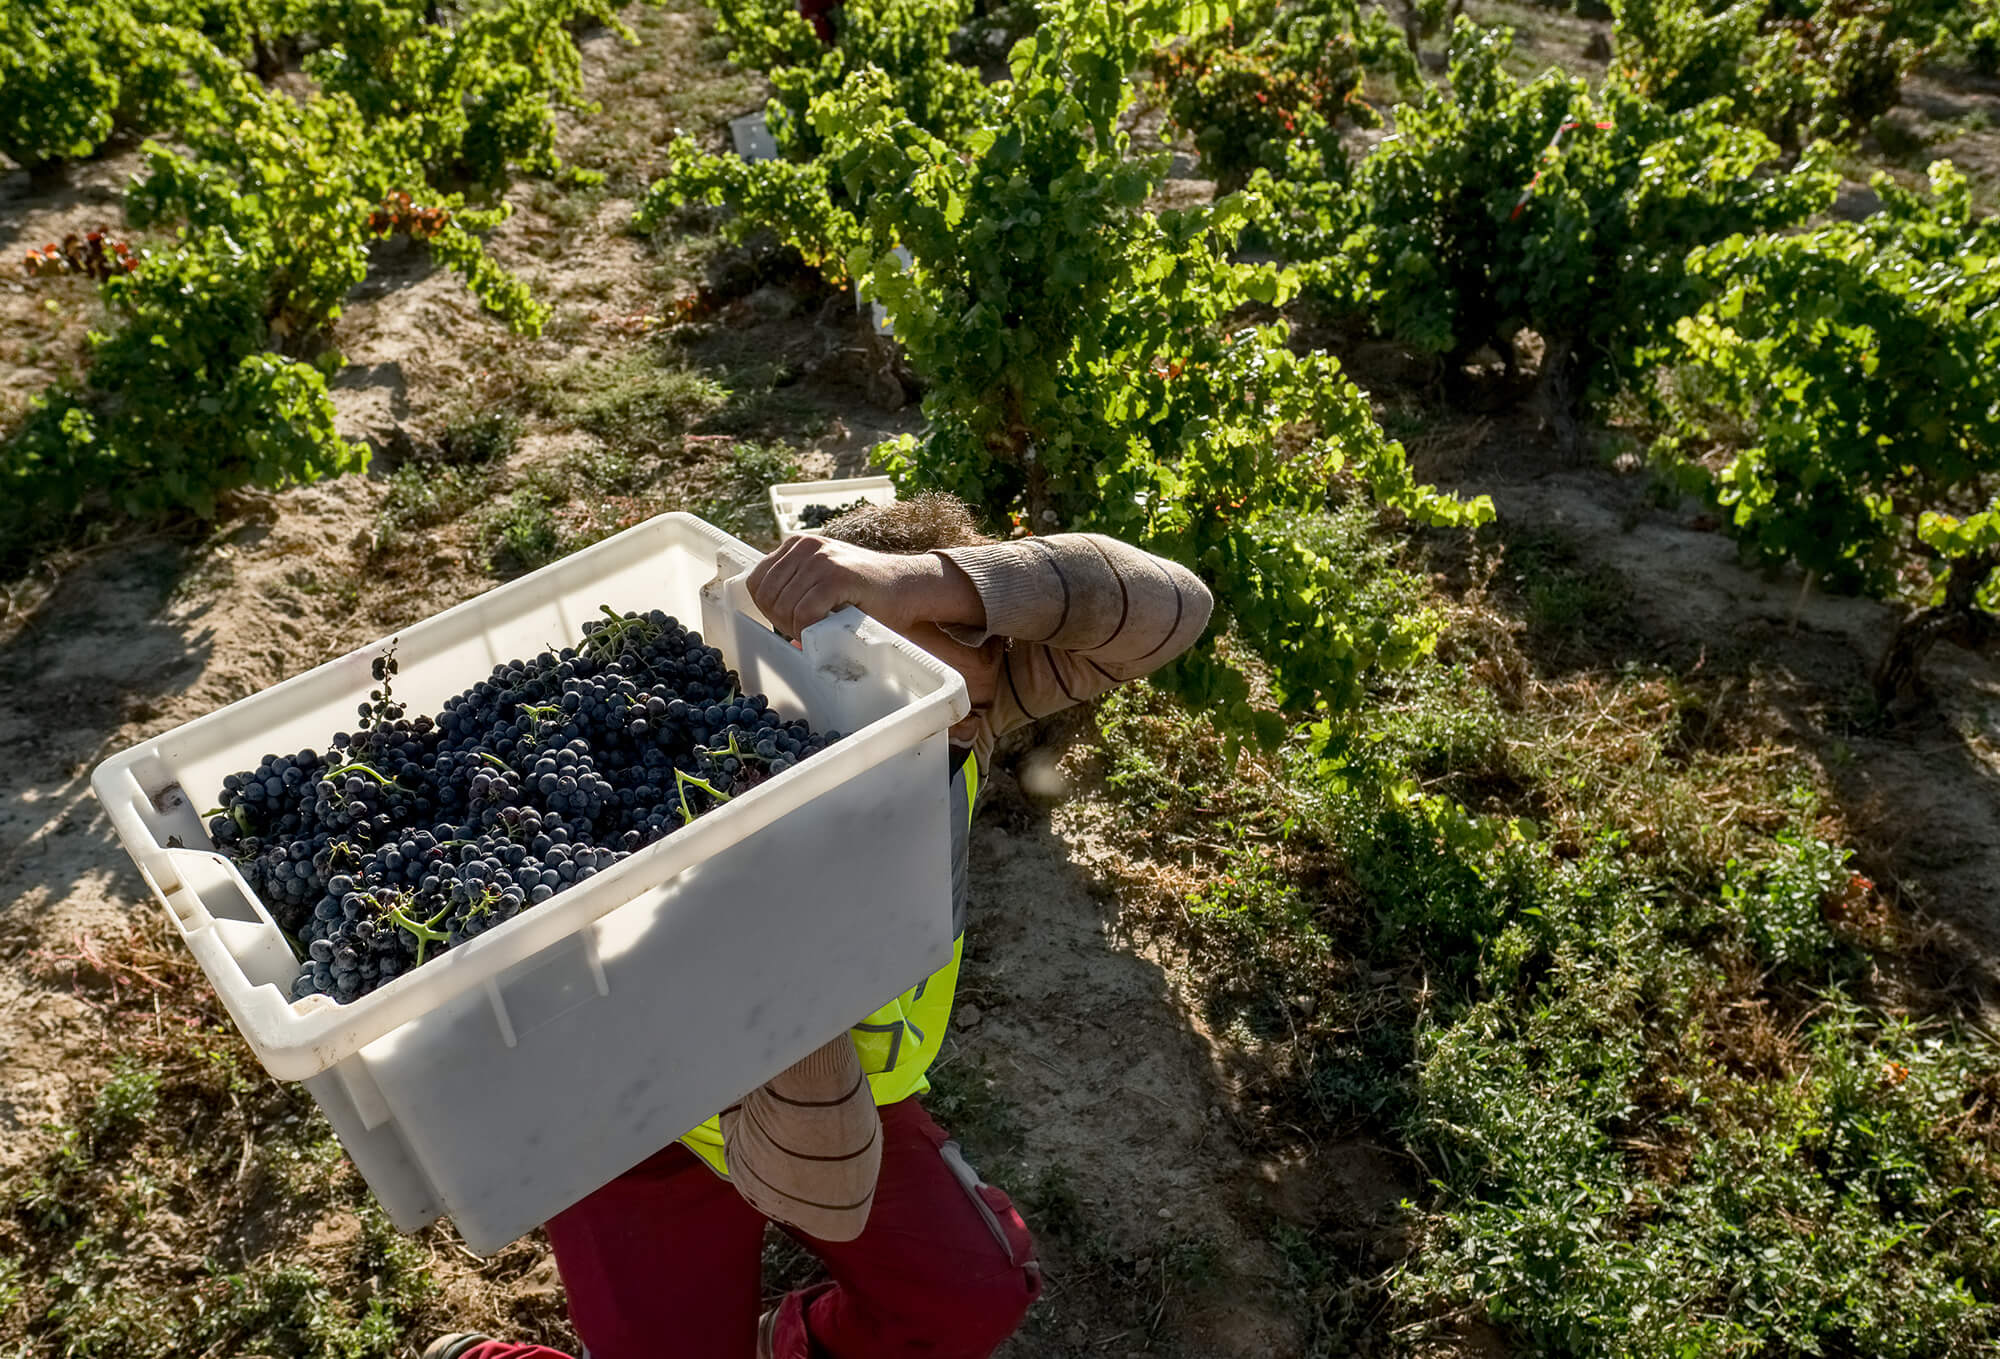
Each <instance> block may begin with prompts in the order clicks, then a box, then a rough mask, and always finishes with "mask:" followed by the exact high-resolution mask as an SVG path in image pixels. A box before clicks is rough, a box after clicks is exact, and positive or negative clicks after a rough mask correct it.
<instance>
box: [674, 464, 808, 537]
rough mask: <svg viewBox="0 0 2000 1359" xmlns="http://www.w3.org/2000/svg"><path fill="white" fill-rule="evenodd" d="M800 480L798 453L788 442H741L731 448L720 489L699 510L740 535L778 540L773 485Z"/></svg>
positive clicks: (715, 523) (722, 526) (708, 517)
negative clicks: (772, 506) (772, 511)
mask: <svg viewBox="0 0 2000 1359" xmlns="http://www.w3.org/2000/svg"><path fill="white" fill-rule="evenodd" d="M798 479H799V464H798V458H797V455H795V454H794V453H793V452H792V450H791V449H790V448H787V447H786V446H785V445H783V444H775V443H773V444H760V443H746V444H737V445H735V446H734V447H733V448H731V449H730V450H729V465H728V468H727V469H726V471H725V472H724V474H723V483H722V487H721V490H720V492H719V493H718V494H717V495H716V496H714V497H713V498H711V499H710V500H709V501H708V502H707V503H706V504H704V505H703V506H702V507H701V509H700V510H699V511H698V513H699V514H700V515H701V517H702V518H704V519H706V520H708V522H709V523H711V524H714V525H715V526H716V527H717V528H719V529H721V530H723V531H724V532H726V533H733V534H735V535H736V536H737V537H739V538H749V539H752V540H753V541H754V540H757V539H762V540H764V541H767V542H768V541H772V540H775V539H776V538H777V536H778V525H777V521H776V520H774V519H773V518H772V517H771V497H770V494H769V492H770V488H771V487H772V486H773V485H774V484H777V483H780V482H786V481H797V480H798Z"/></svg>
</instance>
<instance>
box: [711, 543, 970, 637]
mask: <svg viewBox="0 0 2000 1359" xmlns="http://www.w3.org/2000/svg"><path fill="white" fill-rule="evenodd" d="M747 584H748V585H749V587H750V598H751V599H752V600H753V601H755V603H756V605H757V607H758V609H759V610H761V611H762V613H763V615H764V617H766V618H768V619H769V620H770V621H771V626H772V627H774V628H776V629H777V630H778V631H780V632H782V633H784V634H785V635H786V636H788V637H797V636H798V635H799V634H800V633H801V632H803V631H804V630H805V629H807V628H809V627H811V626H812V625H813V624H814V623H817V622H819V621H820V619H822V618H825V617H826V616H827V615H828V614H830V613H832V612H833V611H834V610H836V609H839V608H843V607H845V606H847V605H850V604H851V605H853V606H854V607H855V608H857V609H859V610H861V611H862V612H863V613H865V614H867V615H868V616H869V617H871V618H874V619H877V620H878V621H880V622H882V623H886V624H887V625H888V626H889V627H891V628H894V629H896V630H897V631H898V632H902V631H905V630H907V629H908V628H910V627H911V626H913V625H915V624H918V623H936V624H940V625H942V626H946V627H951V626H962V627H981V626H984V624H985V621H986V610H985V606H984V605H982V604H981V603H980V602H979V592H978V591H977V590H975V589H974V588H973V585H972V580H971V578H970V577H969V576H967V575H966V574H965V573H964V572H963V571H961V570H959V569H958V568H957V567H956V566H953V565H952V564H951V563H950V562H949V561H946V560H945V559H944V558H943V557H940V556H938V555H936V554H935V553H929V552H926V553H920V554H917V555H913V556H905V555H902V554H899V553H893V552H875V551H871V550H870V549H868V548H865V547H856V546H854V545H853V544H852V543H843V542H838V541H836V540H834V539H832V538H822V537H820V536H818V535H817V534H811V533H802V534H800V535H798V536H797V537H795V538H791V539H788V540H787V541H786V542H785V544H784V545H783V546H782V547H780V548H779V549H778V550H777V551H776V552H773V553H771V554H770V555H769V556H768V557H766V558H764V560H762V561H760V562H758V563H757V565H756V566H755V567H754V568H753V569H752V570H751V572H750V578H749V580H748V582H747Z"/></svg>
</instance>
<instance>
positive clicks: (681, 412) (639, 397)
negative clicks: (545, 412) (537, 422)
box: [549, 349, 729, 454]
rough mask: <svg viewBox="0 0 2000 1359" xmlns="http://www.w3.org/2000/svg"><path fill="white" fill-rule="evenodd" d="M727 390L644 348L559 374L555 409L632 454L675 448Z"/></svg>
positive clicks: (715, 407) (724, 397)
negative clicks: (688, 430) (606, 361)
mask: <svg viewBox="0 0 2000 1359" xmlns="http://www.w3.org/2000/svg"><path fill="white" fill-rule="evenodd" d="M728 399H729V393H728V392H727V391H726V390H724V389H723V387H722V386H721V385H720V384H719V383H717V382H716V381H715V379H713V378H711V377H709V376H707V375H706V374H704V373H699V372H696V371H695V370H694V369H691V368H687V367H683V366H681V365H680V364H679V363H678V362H676V361H674V360H672V359H670V358H669V357H668V356H667V354H666V353H665V352H664V351H661V350H656V349H643V350H636V351H631V352H628V353H624V354H621V355H619V356H618V357H616V358H614V359H612V360H611V361H610V362H609V363H602V364H573V365H571V366H569V367H568V368H565V369H564V370H563V371H562V372H561V373H559V374H558V375H557V377H556V379H555V389H554V392H553V393H552V395H551V397H550V398H549V404H550V405H551V407H552V410H551V413H552V414H553V415H555V416H556V417H557V418H558V419H562V420H566V421H569V422H571V423H573V424H575V425H576V426H577V427H578V428H580V429H584V430H587V431H588V432H590V433H591V434H594V435H596V436H597V437H598V438H600V439H602V440H603V441H604V442H605V443H606V444H607V445H609V446H610V447H611V448H613V449H616V450H619V451H621V452H625V453H629V454H657V453H661V452H663V451H665V450H667V449H669V448H673V447H676V446H677V445H678V441H679V438H680V436H681V435H682V434H683V433H684V432H686V430H687V429H688V428H689V427H690V426H691V425H693V424H694V423H695V422H696V421H698V420H700V419H701V417H702V416H704V415H707V414H709V413H710V412H712V411H716V410H719V409H721V408H722V406H723V405H724V404H725V403H726V402H727V401H728Z"/></svg>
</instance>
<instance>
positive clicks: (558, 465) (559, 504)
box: [473, 448, 663, 576]
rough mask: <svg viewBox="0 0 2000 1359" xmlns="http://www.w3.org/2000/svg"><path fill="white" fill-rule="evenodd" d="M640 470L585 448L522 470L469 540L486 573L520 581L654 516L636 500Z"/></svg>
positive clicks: (611, 451)
mask: <svg viewBox="0 0 2000 1359" xmlns="http://www.w3.org/2000/svg"><path fill="white" fill-rule="evenodd" d="M648 484H649V476H648V473H647V471H646V470H645V469H644V468H643V467H642V466H641V464H640V462H639V460H638V459H637V458H636V457H635V456H634V455H633V454H632V453H630V452H628V451H626V450H624V449H620V448H590V449H585V450H583V451H580V452H576V453H572V454H570V455H568V456H566V457H563V458H559V459H556V460H554V461H551V462H545V463H541V464H539V465H537V466H535V467H532V468H529V469H528V470H527V471H526V472H525V473H524V474H523V475H522V477H521V479H520V482H519V483H518V484H517V485H516V486H515V487H514V489H513V490H512V491H510V492H509V493H508V495H507V496H506V497H505V498H504V499H502V500H499V501H496V502H495V503H493V504H492V505H491V506H490V507H489V508H488V509H487V510H486V511H485V512H484V513H482V514H481V515H480V516H479V519H478V522H477V523H476V525H475V527H474V533H473V537H474V541H475V542H476V543H477V545H478V552H479V554H480V557H481V559H482V560H483V561H484V562H485V563H486V565H487V567H488V568H489V569H490V570H492V571H493V572H495V573H496V574H498V575H501V576H513V575H519V574H521V573H522V572H524V571H533V570H535V569H537V568H539V567H542V566H546V565H548V564H549V563H550V562H552V561H555V560H556V559H557V558H559V557H565V556H568V555H569V554H570V553H572V552H575V551H577V550H579V549H581V548H585V547H588V546H590V545H591V544H592V543H594V542H597V541H599V540H600V539H603V538H607V537H609V536H610V535H612V534H613V533H617V532H618V531H620V530H621V529H626V528H630V527H631V526H632V525H633V524H636V523H638V522H639V521H640V520H641V519H645V518H648V517H649V516H651V515H653V514H655V513H658V512H659V510H660V509H661V508H663V507H662V506H660V505H657V504H654V503H652V502H650V501H649V500H647V499H646V498H645V497H644V496H642V494H641V492H643V491H644V490H645V489H646V487H647V486H648Z"/></svg>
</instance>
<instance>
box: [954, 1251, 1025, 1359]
mask: <svg viewBox="0 0 2000 1359" xmlns="http://www.w3.org/2000/svg"><path fill="white" fill-rule="evenodd" d="M1041 1293H1042V1267H1041V1266H1040V1265H1038V1264H1035V1263H1033V1262H1032V1261H1030V1262H1029V1263H1027V1264H1025V1265H1018V1266H1013V1267H1010V1268H1008V1269H1005V1270H1002V1271H1000V1272H998V1273H995V1274H988V1275H983V1276H980V1277H976V1278H965V1279H959V1280H955V1281H953V1282H951V1283H948V1284H946V1285H944V1287H943V1288H942V1290H941V1296H939V1297H938V1298H937V1299H936V1301H937V1304H938V1312H939V1316H940V1319H943V1318H945V1317H949V1319H950V1323H949V1324H950V1330H949V1332H948V1334H950V1335H951V1337H952V1340H953V1347H952V1352H953V1353H959V1352H961V1350H962V1351H963V1352H965V1353H967V1354H984V1353H988V1352H990V1351H991V1350H993V1349H994V1348H995V1347H997V1346H998V1345H999V1344H1000V1342H1001V1341H1003V1340H1005V1339H1006V1338H1007V1337H1008V1336H1010V1335H1012V1334H1014V1332H1015V1331H1016V1330H1018V1329H1020V1326H1021V1320H1022V1318H1024V1317H1026V1316H1027V1314H1028V1308H1029V1307H1030V1306H1031V1305H1032V1304H1033V1303H1034V1301H1035V1299H1036V1298H1038V1297H1040V1296H1041Z"/></svg>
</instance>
